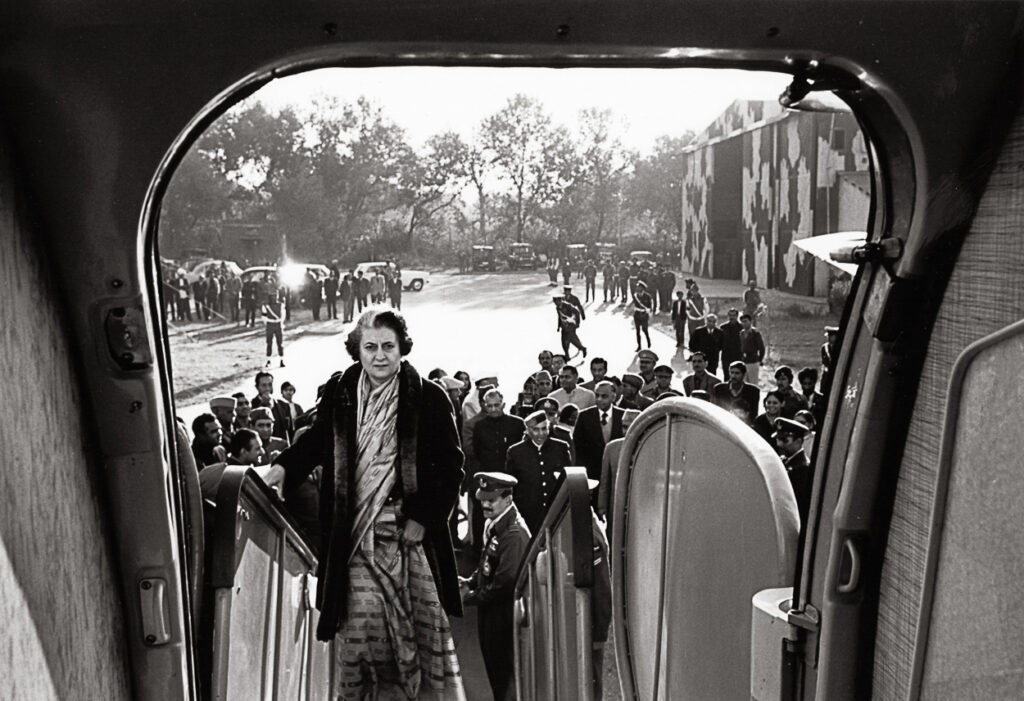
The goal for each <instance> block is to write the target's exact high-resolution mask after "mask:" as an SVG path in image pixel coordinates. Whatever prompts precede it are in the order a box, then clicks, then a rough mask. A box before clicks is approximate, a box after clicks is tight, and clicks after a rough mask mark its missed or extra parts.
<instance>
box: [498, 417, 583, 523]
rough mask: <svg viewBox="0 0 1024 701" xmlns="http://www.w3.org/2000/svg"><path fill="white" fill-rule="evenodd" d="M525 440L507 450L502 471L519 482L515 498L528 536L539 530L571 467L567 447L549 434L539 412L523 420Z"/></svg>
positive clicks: (546, 420)
mask: <svg viewBox="0 0 1024 701" xmlns="http://www.w3.org/2000/svg"><path fill="white" fill-rule="evenodd" d="M525 423H526V433H527V435H528V438H527V439H525V440H522V441H520V442H518V443H516V444H515V445H514V446H512V447H511V448H509V449H508V454H507V456H506V459H505V472H507V473H508V474H510V475H511V476H513V477H515V478H516V480H518V488H517V496H516V499H517V501H518V504H519V509H520V512H521V513H522V514H523V518H524V519H526V525H527V526H529V527H530V532H531V533H536V532H538V531H539V530H540V527H541V525H542V524H543V523H544V516H546V515H547V513H548V508H549V507H550V506H551V503H552V502H553V501H554V499H555V494H557V493H558V489H559V487H561V486H562V482H563V481H565V468H566V467H568V466H569V465H570V464H572V459H571V458H570V457H569V446H568V445H567V444H566V443H565V442H564V441H560V440H558V439H557V438H550V437H549V435H548V417H547V414H545V413H544V411H543V410H538V411H535V412H533V413H532V414H530V415H529V416H527V417H526V420H525Z"/></svg>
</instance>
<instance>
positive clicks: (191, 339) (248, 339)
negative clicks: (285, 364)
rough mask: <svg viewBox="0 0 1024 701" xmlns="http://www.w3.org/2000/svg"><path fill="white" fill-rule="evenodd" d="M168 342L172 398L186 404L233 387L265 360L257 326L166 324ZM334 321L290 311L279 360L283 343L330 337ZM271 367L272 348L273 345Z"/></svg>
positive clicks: (337, 324) (214, 322) (334, 329)
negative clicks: (304, 337) (319, 336)
mask: <svg viewBox="0 0 1024 701" xmlns="http://www.w3.org/2000/svg"><path fill="white" fill-rule="evenodd" d="M167 326H168V339H169V341H170V346H171V374H172V377H173V378H174V399H175V401H176V402H177V403H178V404H188V403H191V402H194V401H195V400H196V399H204V398H208V397H213V396H216V395H217V394H222V393H224V392H226V391H228V390H233V389H234V388H235V387H237V386H238V385H239V383H240V382H242V383H244V382H246V381H248V380H251V378H252V377H253V375H255V373H256V371H257V370H259V369H260V368H262V367H263V365H264V363H265V362H266V355H265V354H266V341H265V336H264V331H263V324H262V323H260V322H257V323H256V327H255V328H245V327H244V326H242V325H240V324H236V323H235V322H232V321H224V320H221V319H217V320H211V321H200V322H197V321H193V322H190V323H189V322H186V323H178V322H172V321H168V322H167ZM343 326H344V325H343V324H342V323H341V320H340V319H333V320H330V321H327V320H325V319H324V318H323V315H321V319H320V321H313V316H312V314H311V313H310V312H309V311H307V310H301V311H297V312H293V313H292V318H291V320H290V321H288V322H286V323H285V333H284V342H285V360H286V361H287V358H288V344H289V343H290V342H292V341H294V340H296V339H298V338H301V337H303V336H306V335H309V334H317V335H331V334H336V333H338V332H339V331H341V330H342V327H343ZM274 352H275V355H274V365H275V366H276V364H277V355H276V352H277V349H276V348H275V349H274Z"/></svg>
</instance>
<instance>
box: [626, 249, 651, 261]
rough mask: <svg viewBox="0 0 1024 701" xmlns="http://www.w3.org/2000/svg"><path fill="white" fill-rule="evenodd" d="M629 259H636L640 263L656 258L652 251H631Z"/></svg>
mask: <svg viewBox="0 0 1024 701" xmlns="http://www.w3.org/2000/svg"><path fill="white" fill-rule="evenodd" d="M629 259H630V260H636V261H637V262H638V263H644V262H648V261H653V260H654V254H653V253H651V252H650V251H630V252H629Z"/></svg>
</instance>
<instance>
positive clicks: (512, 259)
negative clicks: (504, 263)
mask: <svg viewBox="0 0 1024 701" xmlns="http://www.w3.org/2000/svg"><path fill="white" fill-rule="evenodd" d="M536 267H537V254H536V253H534V251H533V244H532V243H513V244H511V245H510V246H509V249H508V268H509V270H519V269H520V268H526V269H528V270H532V269H534V268H536Z"/></svg>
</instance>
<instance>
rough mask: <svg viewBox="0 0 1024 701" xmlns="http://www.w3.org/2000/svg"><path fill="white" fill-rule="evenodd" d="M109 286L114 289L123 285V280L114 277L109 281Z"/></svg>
mask: <svg viewBox="0 0 1024 701" xmlns="http://www.w3.org/2000/svg"><path fill="white" fill-rule="evenodd" d="M110 286H111V287H113V288H114V289H119V288H121V287H124V280H119V279H117V278H114V279H113V280H111V281H110Z"/></svg>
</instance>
